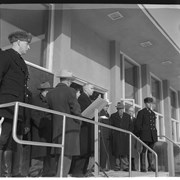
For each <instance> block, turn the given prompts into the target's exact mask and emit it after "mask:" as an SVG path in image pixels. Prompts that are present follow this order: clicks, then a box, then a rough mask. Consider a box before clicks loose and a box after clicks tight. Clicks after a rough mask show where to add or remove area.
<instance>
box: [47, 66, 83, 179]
mask: <svg viewBox="0 0 180 180" xmlns="http://www.w3.org/2000/svg"><path fill="white" fill-rule="evenodd" d="M57 77H59V78H60V83H59V84H57V86H56V87H55V88H54V89H53V90H52V91H50V92H49V93H48V94H47V100H48V104H49V106H50V108H51V109H53V110H55V111H59V112H62V113H67V114H73V115H78V116H80V115H81V108H80V105H79V103H78V101H77V98H76V91H75V90H74V89H73V88H71V87H70V85H71V83H72V81H74V80H75V77H74V76H73V74H72V73H71V72H69V71H67V70H62V71H61V72H60V75H58V76H57ZM62 120H63V116H61V115H55V114H53V135H52V136H53V137H52V141H53V143H59V144H62V130H63V123H62V122H63V121H62ZM80 124H81V122H80V121H78V120H76V119H72V118H69V117H66V129H65V149H64V165H63V177H67V175H68V173H69V170H70V166H71V161H72V156H75V155H79V154H80V147H79V146H80V145H79V143H80V142H79V141H80V140H79V131H80ZM52 153H53V154H54V155H55V158H56V162H57V174H56V176H57V177H58V176H60V168H61V167H60V165H61V149H60V148H52Z"/></svg>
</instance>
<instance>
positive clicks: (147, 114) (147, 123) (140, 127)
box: [135, 97, 157, 172]
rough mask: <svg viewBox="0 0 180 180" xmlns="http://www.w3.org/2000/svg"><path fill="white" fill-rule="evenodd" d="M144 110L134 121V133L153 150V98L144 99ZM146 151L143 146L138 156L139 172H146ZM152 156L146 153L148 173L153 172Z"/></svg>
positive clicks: (154, 118) (154, 119)
mask: <svg viewBox="0 0 180 180" xmlns="http://www.w3.org/2000/svg"><path fill="white" fill-rule="evenodd" d="M144 103H145V106H146V107H145V108H144V109H142V110H140V111H139V112H138V114H137V120H136V126H135V127H136V128H137V129H136V132H137V136H138V137H140V139H141V140H142V141H143V142H144V143H146V144H147V145H148V146H149V147H150V148H152V149H153V147H154V144H155V142H157V129H156V114H155V113H154V112H153V111H152V103H153V98H151V97H146V98H145V99H144ZM146 150H147V148H146V147H145V146H143V150H142V152H141V154H140V158H141V172H146V171H147V170H146ZM152 157H153V154H152V153H151V152H150V151H148V152H147V159H148V165H149V166H148V171H155V168H154V167H153V164H152V160H153V159H152Z"/></svg>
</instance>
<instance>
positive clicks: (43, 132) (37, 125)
mask: <svg viewBox="0 0 180 180" xmlns="http://www.w3.org/2000/svg"><path fill="white" fill-rule="evenodd" d="M32 104H33V105H35V106H39V107H43V108H47V109H48V108H49V106H48V104H47V101H46V99H45V98H44V97H42V96H41V95H40V94H38V95H36V96H34V97H33V98H32ZM51 124H52V121H51V114H50V113H47V112H45V111H39V110H35V109H32V110H31V138H32V141H36V142H49V143H50V142H51V141H52V137H51V131H52V125H51ZM48 153H50V148H48V147H43V146H32V148H31V158H32V159H33V158H38V157H44V156H47V154H48Z"/></svg>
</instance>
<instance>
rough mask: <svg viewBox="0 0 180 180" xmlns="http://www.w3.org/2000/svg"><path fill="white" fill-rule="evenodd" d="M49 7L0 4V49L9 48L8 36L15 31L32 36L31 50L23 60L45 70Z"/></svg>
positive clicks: (43, 5) (44, 5)
mask: <svg viewBox="0 0 180 180" xmlns="http://www.w3.org/2000/svg"><path fill="white" fill-rule="evenodd" d="M49 14H50V11H49V6H48V5H46V4H1V5H0V27H1V29H0V43H1V44H0V47H1V48H2V49H8V48H9V47H10V44H9V41H8V35H9V34H10V33H12V32H14V31H17V30H23V31H27V32H30V33H31V34H32V35H33V39H32V42H31V44H30V48H31V50H30V51H28V53H27V54H26V55H23V58H24V59H25V60H26V61H28V62H31V63H33V64H35V65H38V66H41V67H45V68H46V59H47V50H48V48H47V47H48V41H49V40H48V39H49V24H50V23H49Z"/></svg>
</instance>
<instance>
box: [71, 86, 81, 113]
mask: <svg viewBox="0 0 180 180" xmlns="http://www.w3.org/2000/svg"><path fill="white" fill-rule="evenodd" d="M69 107H70V111H71V114H73V115H77V116H81V108H80V105H79V103H78V100H77V98H76V91H75V90H73V89H71V93H70V96H69Z"/></svg>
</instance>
